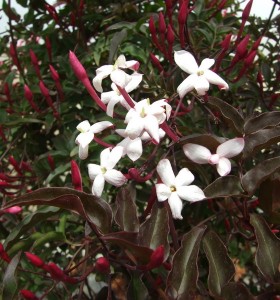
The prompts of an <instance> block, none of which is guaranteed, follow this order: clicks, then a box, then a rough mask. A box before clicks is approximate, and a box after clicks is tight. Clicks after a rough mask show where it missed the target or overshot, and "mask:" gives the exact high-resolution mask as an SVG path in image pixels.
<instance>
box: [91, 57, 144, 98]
mask: <svg viewBox="0 0 280 300" xmlns="http://www.w3.org/2000/svg"><path fill="white" fill-rule="evenodd" d="M139 65H140V64H139V62H138V61H136V60H128V61H126V59H125V56H124V55H120V56H119V57H118V58H117V60H116V62H115V64H114V65H105V66H102V67H100V68H98V69H97V70H96V76H95V77H94V78H93V81H92V83H93V86H94V87H95V89H96V90H97V91H98V92H100V93H102V92H103V89H102V80H103V79H104V78H106V77H108V76H109V75H110V77H111V80H112V81H113V82H114V83H115V84H116V85H119V86H120V87H122V88H123V87H124V86H125V84H126V83H127V81H128V80H129V78H130V75H128V74H126V73H125V72H124V71H123V70H122V69H131V70H133V71H137V70H138V68H139ZM130 79H131V78H130Z"/></svg>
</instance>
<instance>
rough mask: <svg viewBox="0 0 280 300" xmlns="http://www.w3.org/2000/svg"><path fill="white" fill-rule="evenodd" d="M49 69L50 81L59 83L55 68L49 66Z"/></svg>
mask: <svg viewBox="0 0 280 300" xmlns="http://www.w3.org/2000/svg"><path fill="white" fill-rule="evenodd" d="M49 67H50V71H51V75H52V79H53V80H54V81H59V75H58V73H57V71H56V70H55V68H54V67H53V66H52V65H49Z"/></svg>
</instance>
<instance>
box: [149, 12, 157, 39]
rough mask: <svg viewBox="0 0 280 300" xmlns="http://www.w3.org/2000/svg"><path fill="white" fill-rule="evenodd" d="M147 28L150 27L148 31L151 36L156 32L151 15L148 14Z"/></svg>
mask: <svg viewBox="0 0 280 300" xmlns="http://www.w3.org/2000/svg"><path fill="white" fill-rule="evenodd" d="M149 29H150V32H151V35H152V36H153V35H156V34H157V32H156V26H155V22H154V18H153V16H150V20H149Z"/></svg>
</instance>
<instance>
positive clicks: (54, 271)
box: [47, 262, 65, 281]
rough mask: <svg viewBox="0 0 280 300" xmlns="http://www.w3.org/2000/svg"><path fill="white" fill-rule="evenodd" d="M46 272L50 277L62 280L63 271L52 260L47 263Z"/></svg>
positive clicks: (63, 277)
mask: <svg viewBox="0 0 280 300" xmlns="http://www.w3.org/2000/svg"><path fill="white" fill-rule="evenodd" d="M47 266H48V272H49V273H50V275H51V277H52V278H53V279H54V280H57V281H64V279H65V274H64V272H63V271H62V270H61V269H60V268H59V267H58V266H57V265H56V264H55V263H53V262H50V263H48V265H47Z"/></svg>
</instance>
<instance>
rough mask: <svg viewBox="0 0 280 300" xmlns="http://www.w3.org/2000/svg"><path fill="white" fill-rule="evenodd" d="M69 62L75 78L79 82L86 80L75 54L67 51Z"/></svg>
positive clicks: (83, 70)
mask: <svg viewBox="0 0 280 300" xmlns="http://www.w3.org/2000/svg"><path fill="white" fill-rule="evenodd" d="M69 60H70V65H71V67H72V69H73V71H74V73H75V75H76V76H77V78H78V79H79V80H81V81H83V80H85V79H87V78H88V77H87V73H86V70H85V68H84V67H83V65H82V64H81V63H80V61H79V60H78V58H77V56H76V55H75V53H74V52H72V51H69Z"/></svg>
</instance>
